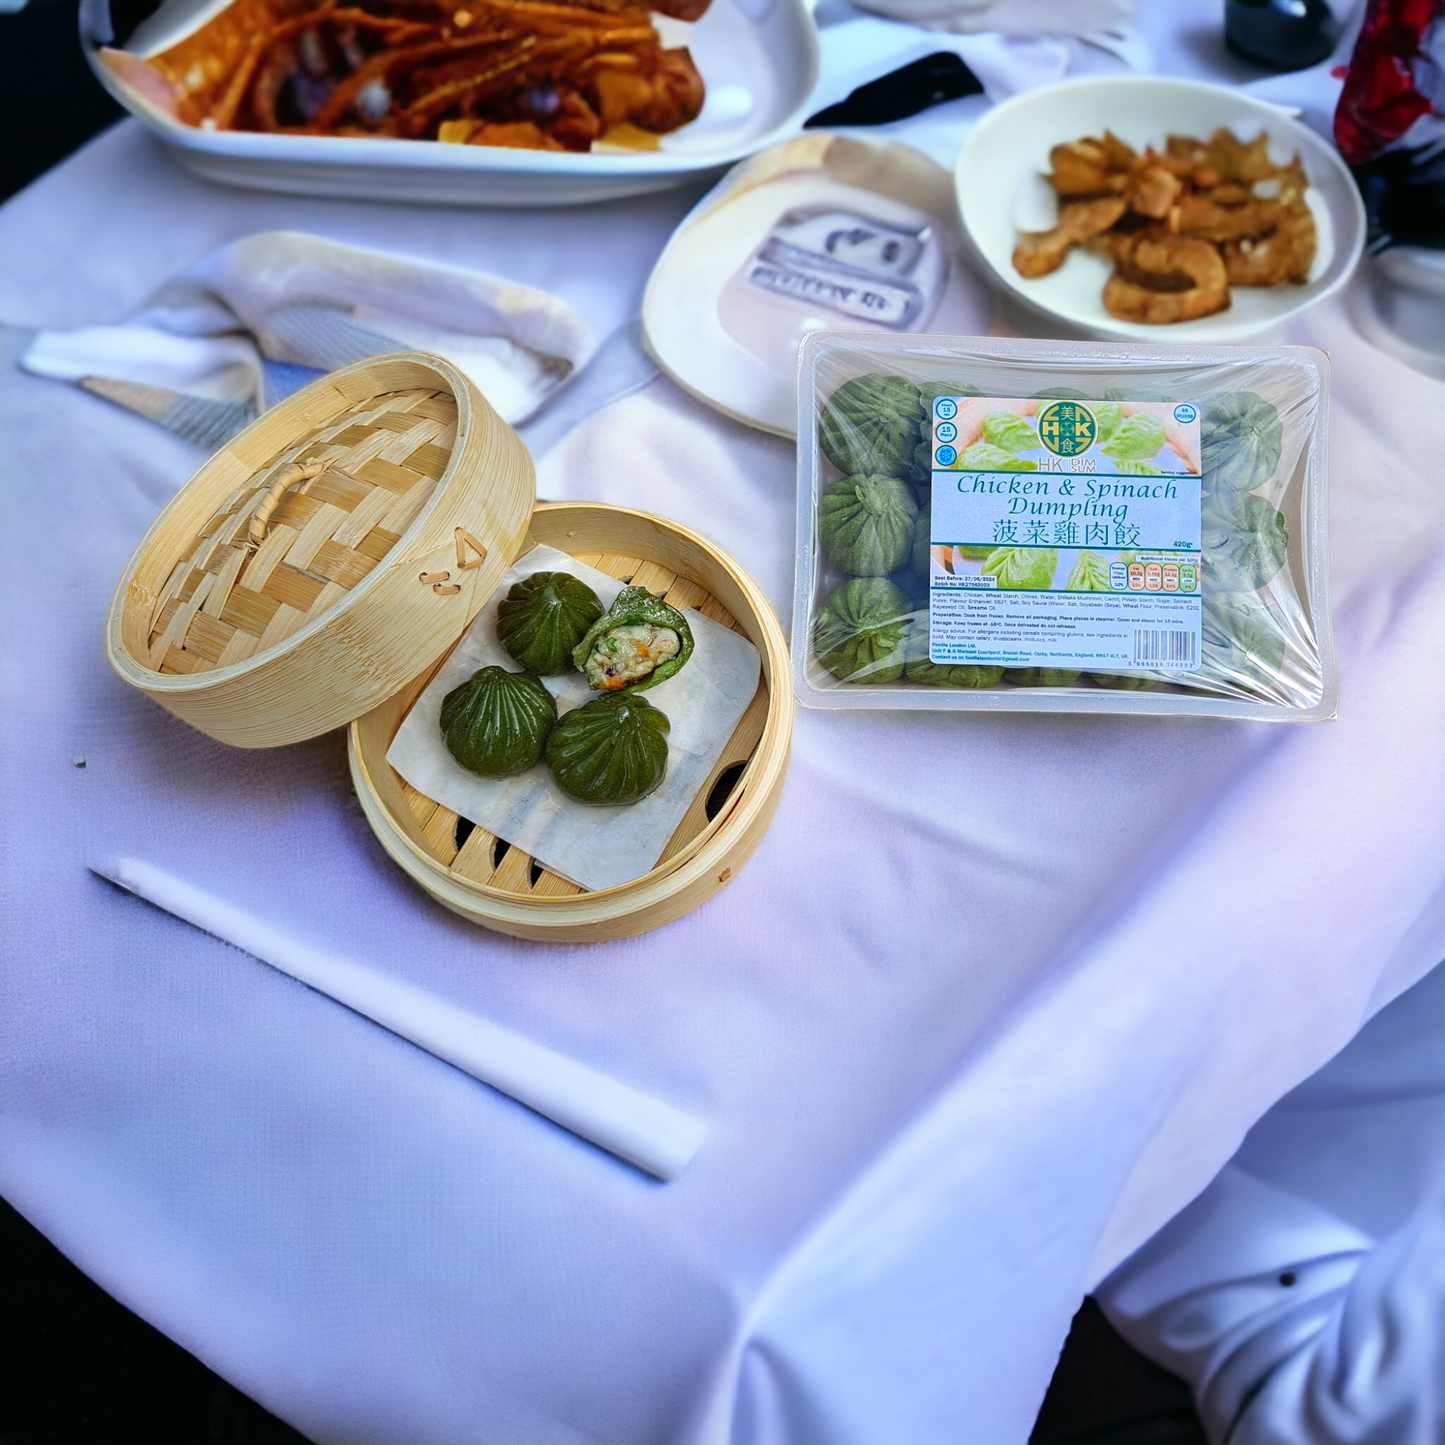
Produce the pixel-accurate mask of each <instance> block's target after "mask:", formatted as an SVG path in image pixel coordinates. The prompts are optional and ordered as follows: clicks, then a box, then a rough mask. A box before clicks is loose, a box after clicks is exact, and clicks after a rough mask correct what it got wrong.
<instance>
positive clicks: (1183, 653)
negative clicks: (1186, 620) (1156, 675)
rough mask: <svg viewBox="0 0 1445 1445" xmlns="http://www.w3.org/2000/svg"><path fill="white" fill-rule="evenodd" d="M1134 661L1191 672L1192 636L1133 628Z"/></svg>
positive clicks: (1184, 633)
mask: <svg viewBox="0 0 1445 1445" xmlns="http://www.w3.org/2000/svg"><path fill="white" fill-rule="evenodd" d="M1134 661H1135V662H1136V663H1148V664H1149V665H1151V666H1153V667H1177V668H1181V669H1183V670H1185V671H1189V670H1192V669H1193V667H1194V662H1195V652H1194V634H1193V633H1192V632H1165V631H1159V630H1154V629H1150V628H1142V627H1139V628H1135V629H1134Z"/></svg>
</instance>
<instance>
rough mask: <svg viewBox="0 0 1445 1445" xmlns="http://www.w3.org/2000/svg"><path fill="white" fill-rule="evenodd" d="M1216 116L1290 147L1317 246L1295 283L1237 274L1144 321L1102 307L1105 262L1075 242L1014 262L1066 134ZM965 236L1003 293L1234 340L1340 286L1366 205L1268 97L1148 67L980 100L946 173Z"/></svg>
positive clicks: (1133, 140)
mask: <svg viewBox="0 0 1445 1445" xmlns="http://www.w3.org/2000/svg"><path fill="white" fill-rule="evenodd" d="M1220 126H1224V127H1225V128H1226V129H1228V130H1231V131H1233V132H1234V134H1235V135H1236V136H1237V137H1238V138H1239V139H1240V140H1243V141H1249V140H1253V139H1254V138H1255V137H1256V136H1257V135H1259V133H1260V132H1261V131H1264V132H1265V133H1266V134H1267V135H1268V136H1269V141H1270V145H1269V149H1270V155H1271V156H1272V157H1273V158H1274V159H1275V160H1276V161H1277V162H1279V163H1284V162H1286V161H1288V160H1289V159H1290V157H1291V156H1293V155H1294V154H1295V153H1296V152H1298V154H1299V156H1300V158H1301V160H1302V161H1303V162H1304V167H1305V172H1306V174H1307V175H1308V176H1309V180H1310V189H1309V191H1308V193H1307V195H1306V200H1307V201H1308V202H1309V206H1310V209H1311V210H1312V211H1313V212H1314V216H1315V224H1316V227H1317V229H1318V231H1319V249H1318V251H1317V253H1316V255H1315V261H1314V266H1313V267H1312V268H1311V272H1310V279H1309V281H1308V282H1306V284H1305V285H1303V286H1235V287H1232V288H1231V293H1230V306H1229V309H1228V310H1227V311H1221V312H1218V313H1217V314H1215V315H1213V316H1205V317H1203V318H1201V319H1200V320H1198V321H1180V322H1175V323H1174V324H1173V325H1168V326H1145V325H1142V324H1140V323H1138V322H1131V321H1120V320H1118V319H1117V318H1115V317H1113V316H1111V315H1110V314H1109V313H1108V312H1107V311H1106V310H1105V309H1104V299H1103V293H1104V283H1105V281H1107V280H1108V278H1109V274H1110V270H1111V267H1110V263H1109V262H1108V261H1107V260H1105V259H1104V258H1103V257H1101V256H1094V255H1090V254H1089V253H1088V252H1086V251H1084V250H1082V249H1080V248H1078V247H1076V248H1075V249H1074V250H1073V251H1072V252H1071V253H1070V254H1069V257H1068V259H1067V260H1066V261H1065V262H1064V264H1063V265H1062V266H1061V267H1060V268H1059V269H1058V270H1057V271H1055V272H1054V273H1053V274H1052V275H1050V276H1042V277H1039V278H1038V279H1037V280H1033V281H1029V280H1025V279H1024V277H1022V276H1020V275H1019V274H1018V272H1017V271H1015V270H1014V267H1013V259H1012V258H1013V250H1014V247H1015V245H1017V243H1018V237H1019V232H1020V231H1024V230H1028V231H1037V230H1045V229H1047V228H1048V227H1049V226H1051V225H1052V224H1053V222H1054V215H1055V208H1054V196H1053V191H1052V189H1051V188H1050V187H1049V184H1048V182H1047V181H1046V180H1045V179H1044V177H1045V175H1046V174H1047V172H1048V170H1049V151H1050V150H1051V149H1052V148H1053V147H1054V146H1056V145H1058V144H1060V143H1061V142H1064V141H1071V140H1077V139H1079V138H1080V137H1082V136H1099V135H1102V134H1103V133H1104V131H1105V130H1106V129H1107V130H1112V131H1113V132H1114V134H1115V135H1117V136H1118V137H1119V138H1120V139H1121V140H1125V141H1127V142H1128V143H1129V144H1130V145H1131V146H1133V147H1134V148H1135V149H1136V150H1142V149H1143V148H1144V147H1145V146H1148V145H1151V144H1152V145H1154V146H1155V147H1156V148H1160V149H1162V147H1163V145H1164V140H1165V137H1166V136H1168V135H1171V134H1173V135H1190V136H1195V137H1197V138H1198V139H1200V140H1208V139H1209V137H1210V136H1211V135H1212V134H1213V133H1214V131H1216V130H1217V129H1218V128H1219V127H1220ZM954 178H955V182H956V184H957V188H958V208H959V213H960V215H961V216H962V218H963V226H964V231H965V234H966V237H967V240H968V242H969V244H970V246H971V247H972V248H973V250H974V251H975V252H976V253H977V259H978V260H979V262H980V264H981V267H982V269H983V270H984V272H985V274H988V275H990V276H991V278H992V279H993V280H994V281H995V282H996V283H997V284H998V285H999V286H1000V287H1001V288H1002V289H1003V290H1004V291H1005V292H1007V293H1009V294H1011V295H1013V296H1015V297H1017V298H1018V299H1019V300H1020V301H1022V302H1023V303H1024V304H1025V305H1026V306H1028V307H1030V308H1031V309H1033V310H1034V311H1037V312H1039V313H1041V314H1042V315H1044V316H1047V317H1049V318H1051V319H1054V320H1057V321H1063V322H1065V323H1067V324H1068V325H1069V326H1070V327H1073V328H1074V329H1076V330H1078V331H1081V332H1083V333H1084V334H1085V335H1088V336H1094V337H1100V338H1104V339H1113V340H1127V341H1156V342H1158V341H1170V342H1176V341H1177V342H1182V341H1190V342H1200V343H1209V342H1228V341H1242V340H1244V339H1245V338H1246V337H1248V336H1253V335H1256V334H1257V333H1259V332H1261V331H1265V330H1267V329H1269V328H1270V327H1272V326H1276V325H1278V324H1279V323H1280V322H1282V321H1284V320H1285V319H1286V318H1288V317H1290V316H1294V315H1297V314H1298V313H1299V312H1301V311H1303V310H1304V309H1305V308H1306V307H1308V306H1313V305H1314V304H1315V302H1317V301H1320V300H1322V299H1323V298H1324V297H1326V296H1328V295H1329V294H1330V293H1331V292H1333V291H1336V290H1338V289H1339V288H1340V287H1341V286H1342V285H1343V284H1344V283H1345V281H1346V280H1347V279H1348V277H1349V275H1350V273H1351V272H1352V271H1353V270H1354V269H1355V266H1356V265H1357V264H1358V262H1359V259H1360V255H1361V252H1362V251H1363V249H1364V244H1365V208H1364V206H1363V205H1362V204H1361V202H1360V196H1359V192H1358V190H1357V189H1356V187H1355V182H1354V179H1353V177H1352V176H1351V175H1350V173H1349V171H1348V170H1347V169H1346V167H1345V163H1344V162H1343V161H1342V160H1341V159H1340V157H1339V155H1338V153H1337V152H1336V151H1335V150H1334V148H1333V147H1332V146H1330V145H1328V144H1326V143H1325V142H1324V141H1323V140H1321V139H1320V137H1319V136H1317V135H1316V134H1315V133H1314V132H1313V131H1312V130H1309V129H1307V128H1306V127H1304V126H1302V125H1300V124H1299V123H1298V122H1297V121H1295V120H1292V119H1291V118H1290V117H1289V116H1287V115H1286V114H1285V113H1284V112H1283V111H1282V110H1280V109H1279V107H1278V106H1274V105H1269V104H1267V103H1266V102H1264V101H1261V100H1256V99H1254V97H1253V96H1249V95H1245V94H1242V93H1241V92H1240V91H1237V90H1228V89H1226V88H1225V87H1223V86H1218V85H1204V84H1201V83H1199V82H1197V81H1190V80H1159V79H1154V78H1152V77H1149V76H1107V77H1099V78H1090V79H1086V80H1072V81H1065V82H1063V83H1062V84H1059V85H1052V86H1046V87H1043V88H1041V89H1039V90H1032V91H1027V92H1026V93H1024V94H1023V95H1018V96H1015V97H1014V98H1013V99H1012V100H1008V101H1005V102H1004V103H1003V104H1002V105H999V106H995V107H994V108H993V109H992V110H990V111H988V112H987V113H986V114H985V115H984V117H983V119H982V120H980V121H979V123H978V124H977V125H976V126H975V127H974V129H973V131H972V133H971V134H970V135H969V137H968V139H967V140H966V141H965V142H964V146H963V149H962V151H960V152H959V156H958V162H957V166H956V169H955V173H954Z"/></svg>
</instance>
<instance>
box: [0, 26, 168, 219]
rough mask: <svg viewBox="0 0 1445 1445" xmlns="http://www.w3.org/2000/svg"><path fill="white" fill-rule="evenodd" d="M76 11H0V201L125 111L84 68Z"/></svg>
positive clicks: (82, 143) (86, 67) (85, 67)
mask: <svg viewBox="0 0 1445 1445" xmlns="http://www.w3.org/2000/svg"><path fill="white" fill-rule="evenodd" d="M148 3H149V0H148ZM75 13H76V8H75V6H74V5H73V4H62V3H58V0H31V3H30V4H29V5H27V6H26V7H25V8H24V9H23V10H19V11H15V12H13V13H0V129H3V132H4V135H5V136H6V142H5V145H4V147H3V148H0V200H4V199H5V198H6V197H7V196H12V195H14V194H15V192H16V191H18V190H21V189H22V188H23V187H25V186H28V185H29V184H30V182H31V181H33V180H34V179H35V178H36V177H37V176H39V175H41V174H42V173H43V172H45V171H48V170H49V169H50V167H51V166H53V165H55V164H57V163H58V162H60V161H62V160H64V159H65V157H66V156H68V155H69V154H70V153H71V151H73V150H76V149H77V148H78V147H80V146H82V145H84V144H85V142H86V141H88V140H89V139H90V138H91V136H93V135H95V133H96V132H97V131H101V130H104V129H105V128H106V126H108V125H110V124H112V123H113V122H114V121H117V120H119V119H120V118H121V116H122V115H124V114H125V112H124V111H123V110H121V108H120V107H119V106H118V105H117V104H116V103H115V101H113V100H112V99H111V98H110V96H108V95H107V94H106V93H105V91H104V90H102V89H101V87H100V85H99V84H98V83H97V82H96V79H95V77H94V76H93V75H92V74H91V73H90V67H89V66H88V65H86V63H85V56H84V54H83V53H82V52H81V49H80V45H79V42H78V41H77V40H76V29H75Z"/></svg>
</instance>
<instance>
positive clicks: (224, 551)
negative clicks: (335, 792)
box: [148, 390, 481, 673]
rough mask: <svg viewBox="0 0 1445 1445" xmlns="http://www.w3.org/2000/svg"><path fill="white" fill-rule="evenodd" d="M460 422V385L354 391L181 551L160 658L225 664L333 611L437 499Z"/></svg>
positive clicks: (158, 628) (159, 619) (155, 660)
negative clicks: (360, 397)
mask: <svg viewBox="0 0 1445 1445" xmlns="http://www.w3.org/2000/svg"><path fill="white" fill-rule="evenodd" d="M456 423H457V404H456V401H455V399H454V398H453V397H452V395H451V393H450V392H443V391H429V390H415V391H398V392H392V393H390V394H387V395H383V396H380V397H373V398H368V399H366V400H364V401H359V402H356V403H355V404H354V405H352V406H350V407H348V408H347V409H346V410H345V411H343V412H342V414H341V416H340V417H339V418H337V420H335V421H334V422H330V423H328V424H327V425H326V426H322V427H318V428H315V429H314V430H313V431H312V432H311V433H310V434H309V435H307V436H303V437H302V438H301V439H300V440H299V441H298V442H296V443H294V444H292V445H289V446H287V447H285V448H284V449H283V450H282V452H281V453H280V454H279V455H278V456H277V457H275V458H274V460H273V464H272V465H270V466H268V467H263V468H262V469H261V471H260V472H259V473H258V474H257V477H253V478H252V479H251V480H250V481H249V482H248V483H247V484H246V485H245V486H243V487H239V488H237V490H236V491H234V492H232V493H231V495H230V496H228V497H227V498H226V499H225V501H224V503H223V504H222V505H221V507H220V508H219V509H218V510H217V511H216V513H215V514H214V515H213V516H212V517H211V518H210V519H209V520H208V521H207V522H206V524H205V525H204V526H203V527H202V528H201V530H200V533H199V535H198V537H197V538H196V545H195V550H194V551H193V552H192V553H191V554H190V556H189V557H183V558H181V560H180V561H179V562H177V563H176V566H175V570H174V571H173V572H172V573H171V576H170V578H169V580H168V582H167V584H166V588H165V591H164V593H163V594H162V597H161V605H160V608H159V610H158V611H157V613H156V617H155V620H154V622H152V624H151V629H150V635H149V638H148V641H149V644H150V646H149V661H150V664H151V666H152V667H155V668H158V669H159V670H160V671H161V672H172V673H174V672H201V671H203V670H205V669H207V668H211V667H225V666H226V665H227V664H229V663H232V662H240V661H242V660H243V659H245V658H247V657H250V656H251V655H252V654H253V653H256V652H263V651H265V650H266V648H268V647H274V646H275V645H276V644H277V643H278V642H283V641H284V640H285V639H286V638H288V637H289V636H290V635H291V634H292V633H293V632H296V631H297V630H299V629H300V628H301V627H302V626H303V625H304V624H305V623H306V622H307V621H308V620H310V619H311V618H312V617H314V616H320V615H321V614H322V613H325V612H327V611H329V610H330V609H331V608H332V607H333V606H334V605H335V604H336V602H337V601H338V600H339V599H340V598H341V597H343V596H344V595H345V594H346V592H348V591H349V590H350V589H351V588H352V587H354V586H356V584H357V583H358V582H360V581H361V579H362V578H363V577H365V576H366V575H367V573H369V572H370V571H371V569H372V568H373V567H375V566H376V564H377V563H378V562H380V561H382V560H383V559H384V558H385V557H386V555H387V553H388V552H390V551H391V549H392V548H393V547H394V546H395V545H396V544H397V543H398V542H399V541H400V540H401V536H402V533H403V532H405V531H406V529H407V528H408V527H409V526H410V525H411V523H412V522H413V521H414V520H415V519H416V517H417V515H418V514H419V513H420V511H421V509H422V507H423V506H425V505H426V503H427V502H428V501H430V500H431V495H432V493H433V491H435V489H436V484H437V482H438V481H439V480H440V479H441V475H442V473H443V472H444V471H445V470H446V465H447V463H448V462H449V461H450V460H451V454H452V444H453V442H455V441H456V430H457V427H456ZM257 478H259V480H258V479H257ZM463 540H464V550H465V546H466V545H467V544H466V543H465V539H463ZM480 550H481V549H480V544H475V545H474V547H473V554H474V555H475V554H476V553H479V552H480ZM433 585H434V586H446V585H450V586H452V587H453V588H455V590H456V591H460V590H461V588H460V586H459V585H458V584H456V583H452V582H450V581H448V582H446V583H443V582H440V581H438V582H437V583H434V584H433Z"/></svg>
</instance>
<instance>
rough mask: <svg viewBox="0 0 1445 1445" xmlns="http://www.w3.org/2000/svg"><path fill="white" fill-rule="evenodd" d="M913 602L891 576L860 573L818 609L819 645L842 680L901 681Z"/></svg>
mask: <svg viewBox="0 0 1445 1445" xmlns="http://www.w3.org/2000/svg"><path fill="white" fill-rule="evenodd" d="M912 615H913V603H912V601H911V600H910V599H909V596H908V594H907V593H906V592H905V591H904V590H903V589H902V588H901V587H899V586H898V585H897V584H896V583H894V582H890V581H889V580H888V579H887V578H886V577H854V578H852V579H851V580H850V581H847V582H844V583H843V584H842V585H841V586H838V587H835V588H834V589H833V591H832V592H831V593H830V594H829V596H828V600H827V601H826V602H825V603H824V604H823V605H822V606H821V607H820V608H819V609H818V616H817V620H816V622H815V623H814V627H813V646H814V647H815V648H816V649H817V652H818V661H819V662H821V663H822V664H823V666H824V667H826V668H827V669H828V671H829V672H831V673H832V674H833V676H834V677H836V678H838V679H839V680H840V681H842V682H897V681H898V679H899V678H900V677H902V676H903V639H904V637H905V636H906V635H907V633H908V625H909V621H910V619H911V617H912Z"/></svg>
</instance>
